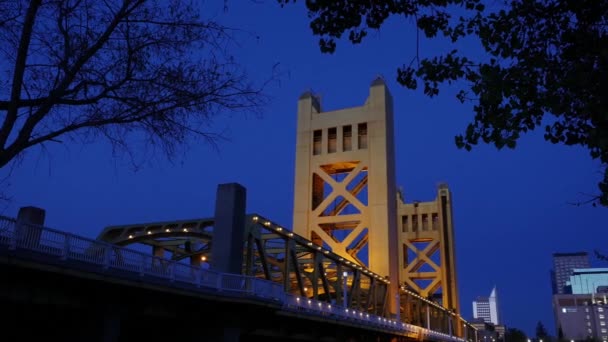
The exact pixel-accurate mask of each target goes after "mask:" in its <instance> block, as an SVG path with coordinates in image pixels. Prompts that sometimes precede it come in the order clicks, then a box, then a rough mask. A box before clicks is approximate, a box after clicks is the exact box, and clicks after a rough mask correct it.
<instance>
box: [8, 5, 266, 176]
mask: <svg viewBox="0 0 608 342" xmlns="http://www.w3.org/2000/svg"><path fill="white" fill-rule="evenodd" d="M199 4H200V3H199V2H198V1H193V0H191V1H162V0H105V1H93V0H79V1H78V0H77V1H72V0H55V1H43V0H32V1H27V2H26V1H0V46H1V48H0V61H1V62H0V65H1V66H2V67H3V69H4V71H6V74H5V77H3V78H1V79H2V81H0V89H1V91H0V94H1V95H0V113H1V116H0V121H1V122H0V124H1V126H0V167H4V166H6V165H7V164H8V163H10V162H11V161H14V160H16V159H18V157H19V156H22V155H23V152H24V151H26V150H28V149H30V148H32V147H34V146H42V145H44V144H46V143H50V142H54V143H58V142H61V141H62V140H61V139H76V138H78V139H83V140H89V139H95V138H97V137H105V138H107V139H108V140H109V141H110V142H111V143H113V144H114V147H117V148H124V149H126V150H129V146H130V143H131V142H132V140H131V138H136V139H137V140H138V141H144V142H145V143H144V144H143V145H145V146H148V147H160V148H161V149H162V150H163V151H164V152H166V153H167V155H169V156H171V155H172V153H173V152H174V151H175V148H176V147H178V146H179V145H182V144H185V143H187V142H189V138H191V137H201V138H203V139H204V140H205V141H207V142H211V143H214V142H215V141H216V140H215V139H217V138H218V137H219V134H218V132H214V131H213V130H212V129H211V128H210V124H211V123H212V122H213V119H214V118H215V117H216V116H217V115H219V114H220V113H223V112H225V111H235V110H256V109H259V108H260V106H261V105H263V104H264V102H265V97H264V96H263V94H262V88H263V84H261V85H259V86H255V85H253V84H252V83H251V82H250V80H249V79H248V77H247V75H246V74H245V72H244V71H243V70H242V69H241V68H240V66H239V65H238V64H237V63H236V62H235V60H234V59H233V58H232V57H231V56H230V55H229V53H228V47H229V44H230V42H231V40H232V39H233V36H232V35H231V32H232V31H231V30H230V29H229V28H227V27H224V26H222V25H220V24H218V23H217V22H214V21H209V20H203V19H201V18H200V15H199V13H200V8H199V6H200V5H199Z"/></svg>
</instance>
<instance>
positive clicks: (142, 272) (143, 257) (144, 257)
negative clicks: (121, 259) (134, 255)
mask: <svg viewBox="0 0 608 342" xmlns="http://www.w3.org/2000/svg"><path fill="white" fill-rule="evenodd" d="M145 264H146V256H145V255H142V256H141V261H140V263H139V276H140V277H143V276H144V267H145Z"/></svg>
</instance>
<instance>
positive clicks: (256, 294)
mask: <svg viewBox="0 0 608 342" xmlns="http://www.w3.org/2000/svg"><path fill="white" fill-rule="evenodd" d="M3 246H4V247H5V248H6V249H8V250H9V251H20V250H27V251H31V252H37V253H42V254H43V255H44V256H45V257H54V258H56V259H59V260H60V261H66V262H67V261H68V260H72V261H78V262H84V263H86V264H89V265H95V266H99V268H100V270H102V271H112V270H115V271H121V272H126V273H128V274H130V275H138V276H140V277H143V276H153V277H156V278H161V279H164V280H166V281H167V282H168V284H167V285H168V286H171V283H174V282H176V281H177V282H181V283H186V284H190V285H194V287H193V289H194V290H195V291H196V290H200V291H203V290H204V288H207V289H209V288H211V289H213V290H216V291H218V292H229V293H232V294H240V295H242V296H246V297H252V298H257V299H264V300H271V301H274V302H276V303H277V304H280V305H281V307H282V308H283V310H286V311H292V312H299V313H304V314H308V315H315V316H324V317H327V318H331V319H335V320H339V321H350V322H354V323H356V324H359V325H363V326H370V327H375V328H381V329H385V330H390V331H393V332H395V333H401V334H418V335H423V336H424V337H432V338H433V339H435V340H439V341H445V342H464V341H465V340H464V339H462V338H459V337H456V336H453V335H449V334H445V333H440V332H436V331H432V330H429V329H426V328H422V327H419V326H415V325H411V324H407V323H402V322H399V321H397V320H393V319H387V318H385V317H380V316H376V315H370V314H368V313H365V312H362V311H356V310H352V309H348V308H344V307H341V306H339V305H332V304H329V303H327V302H321V301H317V300H314V299H308V298H306V297H298V296H294V295H292V294H288V293H286V292H284V291H283V288H282V285H281V284H279V283H275V282H272V281H269V280H265V279H260V278H256V277H252V276H245V275H241V274H231V273H221V272H217V271H213V270H209V269H203V268H201V267H195V266H191V265H186V264H182V263H179V262H176V261H172V260H167V259H163V258H159V257H155V256H151V255H148V254H145V253H142V252H140V251H136V250H133V249H128V248H125V247H120V246H117V245H113V244H110V243H107V242H103V241H99V240H94V239H89V238H85V237H82V236H78V235H75V234H71V233H67V232H63V231H59V230H56V229H51V228H47V227H42V226H36V225H31V224H26V223H20V222H18V221H17V220H15V219H13V218H9V217H5V216H0V251H1V250H2V247H3ZM49 260H50V259H49ZM425 339H426V338H425Z"/></svg>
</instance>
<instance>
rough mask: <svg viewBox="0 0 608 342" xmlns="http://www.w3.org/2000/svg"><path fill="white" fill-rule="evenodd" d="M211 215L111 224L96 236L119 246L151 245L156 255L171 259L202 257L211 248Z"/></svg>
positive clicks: (207, 253)
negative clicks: (119, 224) (185, 218)
mask: <svg viewBox="0 0 608 342" xmlns="http://www.w3.org/2000/svg"><path fill="white" fill-rule="evenodd" d="M212 231H213V218H203V219H192V220H179V221H168V222H154V223H144V224H133V225H121V226H111V227H107V228H106V229H104V230H103V231H102V232H101V234H99V236H98V237H97V239H98V240H102V241H106V242H109V243H113V244H115V245H118V246H125V245H132V244H140V245H146V246H151V247H152V251H153V253H154V254H155V255H157V256H161V257H166V256H167V254H165V252H168V255H169V258H170V259H171V260H182V259H188V258H190V259H191V260H195V261H197V262H198V261H205V260H207V258H208V257H209V254H210V251H211V244H212V241H211V238H212Z"/></svg>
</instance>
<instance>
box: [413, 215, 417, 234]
mask: <svg viewBox="0 0 608 342" xmlns="http://www.w3.org/2000/svg"><path fill="white" fill-rule="evenodd" d="M412 231H413V232H417V231H418V215H412Z"/></svg>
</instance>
